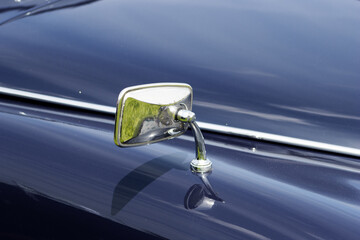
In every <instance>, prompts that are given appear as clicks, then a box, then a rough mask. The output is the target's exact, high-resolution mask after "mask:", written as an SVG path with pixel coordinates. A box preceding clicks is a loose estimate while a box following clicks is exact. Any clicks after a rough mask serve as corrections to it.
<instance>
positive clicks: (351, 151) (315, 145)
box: [198, 122, 360, 157]
mask: <svg viewBox="0 0 360 240" xmlns="http://www.w3.org/2000/svg"><path fill="white" fill-rule="evenodd" d="M198 124H199V127H200V128H201V129H202V130H208V131H212V132H217V133H224V134H230V135H235V136H240V137H248V138H254V139H258V140H265V141H269V142H276V143H281V144H288V145H293V146H298V147H305V148H311V149H316V150H322V151H327V152H334V153H341V154H346V155H351V156H356V157H360V149H356V148H349V147H343V146H339V145H334V144H328V143H322V142H316V141H310V140H305V139H299V138H293V137H286V136H281V135H276V134H271V133H264V132H257V131H253V130H247V129H241V128H234V127H228V126H221V125H217V124H212V123H205V122H198Z"/></svg>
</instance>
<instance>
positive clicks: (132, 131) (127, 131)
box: [120, 97, 161, 143]
mask: <svg viewBox="0 0 360 240" xmlns="http://www.w3.org/2000/svg"><path fill="white" fill-rule="evenodd" d="M160 108H161V106H160V105H155V104H150V103H146V102H141V101H138V100H136V99H134V98H131V97H129V98H127V99H126V101H125V105H124V110H123V111H124V114H123V119H122V125H121V136H120V141H121V142H122V143H125V142H126V141H128V140H130V139H132V138H135V137H137V136H138V135H140V131H141V129H142V126H143V124H144V122H145V121H146V120H147V119H152V120H153V119H155V118H156V117H157V116H158V114H159V112H160Z"/></svg>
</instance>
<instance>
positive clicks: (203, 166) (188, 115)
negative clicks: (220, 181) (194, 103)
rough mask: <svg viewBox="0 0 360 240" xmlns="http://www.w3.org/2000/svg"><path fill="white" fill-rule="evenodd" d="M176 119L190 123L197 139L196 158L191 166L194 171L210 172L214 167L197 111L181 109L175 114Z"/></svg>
mask: <svg viewBox="0 0 360 240" xmlns="http://www.w3.org/2000/svg"><path fill="white" fill-rule="evenodd" d="M175 118H176V120H179V121H181V122H187V123H189V124H190V127H191V130H192V132H193V134H194V139H195V152H196V158H195V159H194V160H192V161H191V163H190V166H191V169H192V170H193V171H194V172H208V171H210V170H211V168H212V162H211V161H210V160H209V159H207V157H206V148H205V141H204V136H203V135H202V133H201V130H200V128H199V126H198V125H197V123H196V122H195V120H196V116H195V113H193V112H191V111H189V110H184V109H180V110H179V111H178V112H177V113H176V116H175Z"/></svg>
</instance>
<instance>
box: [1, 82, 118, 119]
mask: <svg viewBox="0 0 360 240" xmlns="http://www.w3.org/2000/svg"><path fill="white" fill-rule="evenodd" d="M0 93H2V94H6V95H10V96H15V97H21V98H27V99H32V100H39V101H43V102H48V103H55V104H60V105H63V106H70V107H75V108H81V109H86V110H91V111H97V112H102V113H110V114H115V112H116V108H115V107H108V106H105V105H100V104H94V103H87V102H82V101H77V100H71V99H66V98H61V97H53V96H48V95H44V94H40V93H32V92H27V91H22V90H16V89H12V88H6V87H0Z"/></svg>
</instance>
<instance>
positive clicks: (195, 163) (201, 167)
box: [190, 159, 212, 173]
mask: <svg viewBox="0 0 360 240" xmlns="http://www.w3.org/2000/svg"><path fill="white" fill-rule="evenodd" d="M190 168H191V170H192V171H193V172H198V173H206V172H209V171H211V169H212V162H211V161H210V160H208V159H206V160H198V159H194V160H192V161H191V162H190Z"/></svg>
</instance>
